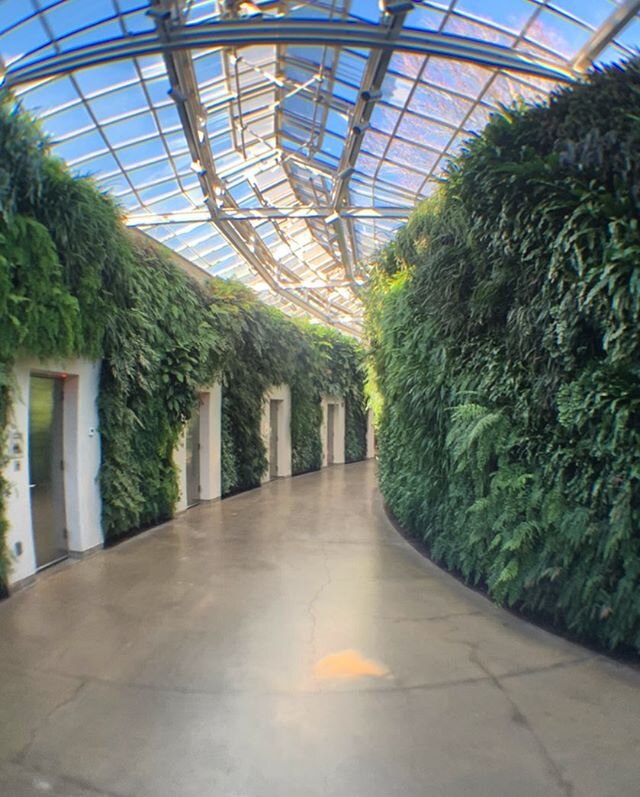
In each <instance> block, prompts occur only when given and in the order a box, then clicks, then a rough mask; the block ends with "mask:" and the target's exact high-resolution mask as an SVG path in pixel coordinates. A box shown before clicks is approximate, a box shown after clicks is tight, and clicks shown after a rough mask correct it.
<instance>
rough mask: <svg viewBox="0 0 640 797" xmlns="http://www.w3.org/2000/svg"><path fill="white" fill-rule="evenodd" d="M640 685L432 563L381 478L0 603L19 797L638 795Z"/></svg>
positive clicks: (109, 558)
mask: <svg viewBox="0 0 640 797" xmlns="http://www.w3.org/2000/svg"><path fill="white" fill-rule="evenodd" d="M639 717H640V678H639V677H638V673H637V672H635V671H633V670H631V669H630V668H627V667H624V666H622V665H618V664H615V663H612V662H610V661H608V660H606V659H604V658H602V657H599V656H597V655H595V654H593V653H591V652H589V651H587V650H585V649H583V648H580V647H579V646H576V645H572V644H570V643H568V642H566V641H564V640H562V639H559V638H556V637H554V636H553V635H551V634H548V633H546V632H544V631H542V630H540V629H537V628H535V627H532V626H530V625H528V624H526V623H523V622H520V621H519V620H517V619H515V618H514V617H512V616H511V615H509V614H507V613H506V612H503V611H502V610H500V609H497V608H495V607H494V606H492V605H491V604H490V603H489V602H488V601H486V600H485V599H483V598H482V597H481V596H479V595H477V594H476V593H473V592H470V591H469V590H467V589H465V588H464V587H463V586H462V585H460V584H459V583H458V582H456V581H455V580H453V579H452V578H450V577H449V576H447V575H446V574H444V573H442V572H441V571H440V570H438V568H436V567H434V566H433V565H431V564H430V563H429V562H427V561H425V560H424V559H423V558H421V557H420V555H419V554H417V553H416V552H415V551H414V550H413V549H412V548H411V547H410V546H408V545H407V544H406V543H405V542H404V541H403V540H402V539H401V538H400V537H399V536H398V535H397V534H396V532H395V531H394V530H393V528H392V527H391V526H390V524H389V523H388V521H387V520H386V518H385V516H384V513H383V511H382V507H381V502H380V498H379V495H378V492H377V488H376V482H375V466H374V464H373V463H362V464H357V465H348V466H344V467H343V466H337V467H333V468H328V469H326V470H324V471H323V472H321V473H318V474H310V475H307V476H303V477H299V478H296V479H283V480H278V481H275V482H272V483H270V484H268V485H266V486H265V487H263V488H261V489H259V490H255V491H252V492H250V493H246V494H244V495H240V496H237V497H235V498H232V499H229V500H226V501H222V502H218V503H214V504H208V505H200V506H198V507H195V508H194V509H192V510H189V511H188V512H186V513H185V514H183V515H182V516H181V517H180V518H178V519H177V520H176V521H175V522H173V523H170V524H167V525H165V526H163V527H162V528H159V529H157V530H156V531H154V532H151V533H148V534H146V535H143V536H141V537H138V538H135V539H133V540H130V541H129V542H127V543H124V544H123V545H121V546H118V547H116V548H113V549H111V550H109V551H105V552H102V553H100V554H97V555H96V556H94V557H92V558H90V559H87V560H85V561H82V562H78V563H74V564H71V565H69V566H66V567H62V568H60V569H58V570H54V571H51V572H49V573H47V574H43V576H42V577H40V578H39V579H38V581H37V583H36V584H35V586H33V587H32V588H30V589H28V590H25V591H23V592H21V593H17V594H15V595H14V596H13V597H11V598H10V599H9V600H8V601H5V602H4V603H2V604H0V794H2V795H7V796H8V797H26V796H27V795H28V796H29V797H33V795H39V794H49V795H55V796H56V797H101V796H103V797H106V796H108V795H111V796H112V797H113V795H116V797H327V795H329V796H330V797H394V795H398V796H400V795H401V796H402V797H436V795H437V797H534V796H535V797H556V796H558V797H568V795H572V797H604V796H605V795H606V796H607V797H638V783H639V782H640V764H639V763H638V762H639V760H640V759H639V756H638V751H639V750H640V722H639V721H638V718H639Z"/></svg>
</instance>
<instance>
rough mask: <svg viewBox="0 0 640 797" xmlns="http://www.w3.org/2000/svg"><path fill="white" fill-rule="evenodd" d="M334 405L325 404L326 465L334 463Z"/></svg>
mask: <svg viewBox="0 0 640 797" xmlns="http://www.w3.org/2000/svg"><path fill="white" fill-rule="evenodd" d="M335 428H336V405H335V404H327V465H333V463H334V462H335V449H334V440H335Z"/></svg>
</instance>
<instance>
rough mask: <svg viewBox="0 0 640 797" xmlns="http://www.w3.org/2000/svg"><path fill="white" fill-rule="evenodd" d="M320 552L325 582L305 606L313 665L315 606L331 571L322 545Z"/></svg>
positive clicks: (315, 647)
mask: <svg viewBox="0 0 640 797" xmlns="http://www.w3.org/2000/svg"><path fill="white" fill-rule="evenodd" d="M320 550H321V551H322V563H323V566H324V570H325V580H324V581H323V582H322V583H321V584H320V586H319V587H318V589H317V590H316V592H315V594H314V595H313V597H312V598H311V600H310V601H309V604H308V606H307V613H308V614H309V617H310V619H311V631H310V635H309V645H310V647H311V655H312V658H313V662H314V663H315V661H316V659H317V657H318V651H317V645H316V629H317V625H318V618H317V617H316V604H317V603H318V601H319V600H320V598H321V596H322V593H323V592H324V591H325V590H326V589H327V587H328V586H329V585H330V584H331V581H332V576H331V569H330V567H329V559H328V556H327V550H326V548H325V547H324V545H321V547H320Z"/></svg>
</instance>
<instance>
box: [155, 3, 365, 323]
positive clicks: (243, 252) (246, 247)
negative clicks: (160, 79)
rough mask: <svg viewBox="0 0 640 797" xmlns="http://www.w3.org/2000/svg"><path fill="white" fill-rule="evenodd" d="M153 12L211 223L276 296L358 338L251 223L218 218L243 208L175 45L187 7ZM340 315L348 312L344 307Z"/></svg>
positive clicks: (185, 56) (187, 58)
mask: <svg viewBox="0 0 640 797" xmlns="http://www.w3.org/2000/svg"><path fill="white" fill-rule="evenodd" d="M151 7H152V8H153V9H154V11H155V13H154V14H153V19H154V22H155V25H156V29H157V36H158V40H159V41H161V42H162V43H163V45H164V48H163V54H164V60H165V66H166V69H167V76H168V78H169V83H170V86H171V88H170V94H171V96H172V98H173V99H174V101H175V103H176V108H177V111H178V115H179V117H180V122H181V125H182V128H183V131H184V135H185V139H186V141H187V145H188V147H189V152H190V154H191V157H192V159H193V163H194V166H195V167H196V168H197V171H198V178H199V181H200V186H201V189H202V192H203V195H204V197H205V203H206V205H207V208H208V212H209V217H210V220H211V221H213V222H214V223H215V225H216V227H217V229H218V230H219V231H220V233H221V235H222V236H223V238H224V239H225V240H226V241H227V243H228V244H229V245H230V246H231V247H232V248H233V249H234V250H235V251H236V252H237V253H238V254H239V255H240V256H241V257H242V258H243V260H244V261H245V262H246V263H247V264H248V265H249V266H250V267H251V269H252V270H253V271H254V272H255V273H256V274H258V275H259V276H260V277H262V279H263V280H264V281H265V283H266V284H267V285H268V286H269V287H270V288H271V290H272V291H273V292H274V293H277V294H280V295H281V296H283V297H285V298H286V300H287V301H289V302H291V303H292V304H294V305H296V306H297V307H300V308H301V309H303V310H304V311H305V312H306V313H308V314H309V315H312V316H314V317H316V318H318V319H320V320H321V321H324V322H325V323H327V324H330V325H333V326H335V327H336V328H339V329H342V331H344V332H346V333H347V334H349V335H356V336H357V335H359V330H358V329H356V328H355V327H351V326H349V325H347V324H344V323H342V322H341V321H339V320H338V319H336V318H335V317H333V314H332V313H331V312H330V310H329V308H328V305H327V302H326V300H325V299H323V298H322V297H319V296H314V295H313V293H312V292H310V291H309V290H308V289H306V288H304V289H300V290H299V292H298V291H297V288H296V283H301V280H300V279H299V277H297V276H296V275H295V274H294V273H293V272H289V270H288V269H286V268H285V267H284V266H283V265H281V264H279V263H278V262H277V261H276V260H275V259H274V257H273V255H272V254H271V251H270V250H269V248H268V247H267V246H266V245H265V244H264V243H263V241H262V239H261V238H260V237H259V236H258V235H256V233H255V231H254V229H253V227H252V225H251V223H250V222H249V221H231V220H228V219H225V218H221V217H220V216H219V211H220V208H222V207H224V209H225V210H226V209H233V210H239V209H240V208H239V206H238V204H237V202H236V201H235V200H234V198H233V196H232V195H231V194H230V193H229V191H228V190H227V189H226V187H225V186H224V184H223V183H222V182H221V181H220V179H219V177H218V176H217V174H216V167H215V160H214V156H213V152H212V150H211V147H210V144H209V139H208V136H207V133H206V111H205V109H204V107H203V106H202V103H201V101H200V93H199V90H198V83H197V80H196V75H195V70H194V66H193V60H192V57H191V53H190V52H189V51H188V50H184V49H181V48H178V49H174V48H173V47H172V46H171V44H172V41H173V37H174V36H179V35H180V33H181V31H183V30H184V27H183V26H182V25H181V22H182V19H181V8H182V5H181V2H180V0H151ZM223 213H224V211H223ZM280 274H281V275H282V277H283V278H284V279H285V280H290V281H291V284H290V290H285V289H284V288H283V286H282V284H281V281H280V280H278V279H277V278H276V275H280ZM299 293H300V294H302V295H299ZM336 309H338V308H336ZM340 310H341V311H342V312H345V310H344V308H343V307H341V308H340ZM354 321H355V319H354Z"/></svg>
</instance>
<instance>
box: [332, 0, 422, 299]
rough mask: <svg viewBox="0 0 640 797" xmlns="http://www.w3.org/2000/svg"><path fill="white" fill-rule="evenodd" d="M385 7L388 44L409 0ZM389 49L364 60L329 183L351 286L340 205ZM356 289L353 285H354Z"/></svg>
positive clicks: (354, 255) (352, 262) (352, 253)
mask: <svg viewBox="0 0 640 797" xmlns="http://www.w3.org/2000/svg"><path fill="white" fill-rule="evenodd" d="M385 8H386V10H385V11H384V12H383V14H382V17H381V19H380V23H379V24H380V27H381V28H382V29H383V30H384V31H385V39H386V41H387V42H388V43H389V44H392V43H394V42H396V41H397V39H398V37H399V36H400V33H401V31H402V28H403V26H404V21H405V19H406V18H407V14H408V12H409V10H410V9H411V3H408V4H407V3H400V4H399V10H398V11H390V10H389V9H390V8H391V4H390V3H389V2H388V0H385ZM392 53H393V51H392V50H391V49H390V48H389V47H387V48H386V49H384V50H383V49H377V50H374V51H373V52H372V53H371V55H370V56H369V59H368V61H367V66H366V68H365V70H364V74H363V76H362V82H361V84H360V91H359V92H358V98H357V100H356V103H355V105H354V107H353V112H352V114H351V127H350V129H349V132H348V134H347V136H346V138H345V142H344V148H343V150H342V157H341V159H340V165H339V166H338V171H337V176H336V178H335V180H334V183H333V193H332V195H331V205H332V206H333V208H334V210H336V211H337V213H338V216H337V220H336V233H337V240H338V246H339V248H340V254H341V256H342V259H343V261H344V269H345V273H346V276H347V279H348V280H350V281H351V282H352V283H353V284H354V287H355V273H354V272H355V266H356V263H357V259H358V252H357V248H356V240H355V235H354V234H353V230H352V228H351V227H350V225H348V224H345V223H344V222H343V220H342V208H343V206H344V205H346V203H347V193H348V190H349V180H350V179H351V175H352V174H353V172H354V169H355V165H356V161H357V160H358V155H359V154H360V150H361V149H362V142H363V141H364V136H365V133H366V130H367V128H368V127H369V120H370V119H371V115H372V113H373V109H374V108H375V104H376V102H377V100H378V99H379V98H380V97H381V96H382V93H381V89H382V84H383V83H384V79H385V77H386V74H387V68H388V66H389V61H390V60H391V56H392ZM347 235H348V236H349V240H350V242H351V249H349V247H348V246H347ZM356 289H357V288H356Z"/></svg>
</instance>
